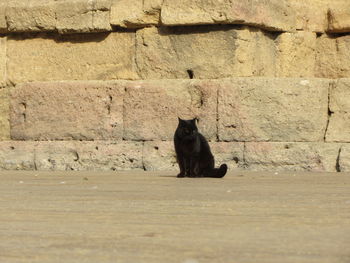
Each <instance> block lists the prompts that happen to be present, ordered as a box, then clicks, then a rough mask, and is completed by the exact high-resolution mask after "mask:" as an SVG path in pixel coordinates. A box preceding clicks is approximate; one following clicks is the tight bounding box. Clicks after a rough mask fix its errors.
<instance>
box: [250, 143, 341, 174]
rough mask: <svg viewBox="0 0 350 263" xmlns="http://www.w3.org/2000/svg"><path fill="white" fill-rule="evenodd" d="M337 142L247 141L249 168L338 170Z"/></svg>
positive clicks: (269, 169)
mask: <svg viewBox="0 0 350 263" xmlns="http://www.w3.org/2000/svg"><path fill="white" fill-rule="evenodd" d="M340 147H341V145H339V144H337V143H322V142H320V143H297V142H296V143H288V142H247V143H246V145H245V152H244V156H245V161H246V165H247V169H248V170H268V171H313V172H336V170H337V168H336V166H337V157H338V153H339V149H340Z"/></svg>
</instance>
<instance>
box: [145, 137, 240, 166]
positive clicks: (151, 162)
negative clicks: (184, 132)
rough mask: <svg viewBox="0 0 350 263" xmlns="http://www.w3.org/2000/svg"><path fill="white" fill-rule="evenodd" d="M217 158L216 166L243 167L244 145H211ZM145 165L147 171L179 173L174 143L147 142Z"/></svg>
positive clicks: (212, 143) (213, 143)
mask: <svg viewBox="0 0 350 263" xmlns="http://www.w3.org/2000/svg"><path fill="white" fill-rule="evenodd" d="M209 144H210V147H211V150H212V153H213V155H214V158H215V166H216V167H218V166H220V165H221V164H223V163H226V164H227V165H228V167H229V169H230V170H231V169H235V168H238V167H243V163H244V162H243V151H244V144H243V143H236V142H233V143H231V142H211V143H209ZM143 163H144V167H145V169H146V170H147V171H157V170H158V171H177V172H178V171H179V167H178V164H177V162H176V154H175V150H174V143H173V142H172V141H152V142H145V145H144V149H143Z"/></svg>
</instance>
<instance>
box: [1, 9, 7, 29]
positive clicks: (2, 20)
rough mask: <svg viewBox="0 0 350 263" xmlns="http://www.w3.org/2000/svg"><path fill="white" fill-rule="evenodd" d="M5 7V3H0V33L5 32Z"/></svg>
mask: <svg viewBox="0 0 350 263" xmlns="http://www.w3.org/2000/svg"><path fill="white" fill-rule="evenodd" d="M6 8H7V3H0V33H1V34H3V33H6V32H7V22H6Z"/></svg>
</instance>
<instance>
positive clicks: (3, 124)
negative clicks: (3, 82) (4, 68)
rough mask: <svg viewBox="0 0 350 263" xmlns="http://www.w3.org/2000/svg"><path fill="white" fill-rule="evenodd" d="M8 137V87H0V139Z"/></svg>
mask: <svg viewBox="0 0 350 263" xmlns="http://www.w3.org/2000/svg"><path fill="white" fill-rule="evenodd" d="M8 139H10V122H9V89H8V88H0V141H2V140H8Z"/></svg>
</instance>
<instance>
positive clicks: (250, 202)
mask: <svg viewBox="0 0 350 263" xmlns="http://www.w3.org/2000/svg"><path fill="white" fill-rule="evenodd" d="M0 262H4V263H5V262H6V263H11V262H16V263H17V262H91V263H97V262H132V263H133V262H180V263H201V262H245V263H246V262H249V263H251V262H257V263H264V262H279V263H280V262H308V263H309V262H317V263H321V262H336V263H349V262H350V174H316V173H313V174H311V173H303V174H301V173H288V174H273V173H247V172H237V173H231V174H229V175H227V176H226V177H225V178H223V179H203V178H199V179H190V178H184V179H178V178H176V177H174V176H172V174H169V173H159V172H158V173H149V172H148V173H143V172H123V173H115V172H113V173H112V172H108V173H101V172H1V173H0Z"/></svg>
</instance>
